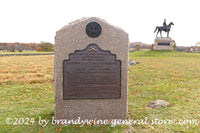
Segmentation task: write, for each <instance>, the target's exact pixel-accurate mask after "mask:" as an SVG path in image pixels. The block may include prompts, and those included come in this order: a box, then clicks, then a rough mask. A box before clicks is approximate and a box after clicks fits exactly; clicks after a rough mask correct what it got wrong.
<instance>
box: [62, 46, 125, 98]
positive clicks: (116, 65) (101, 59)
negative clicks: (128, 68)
mask: <svg viewBox="0 0 200 133" xmlns="http://www.w3.org/2000/svg"><path fill="white" fill-rule="evenodd" d="M120 97H121V61H120V60H116V55H115V54H111V52H110V51H106V50H102V49H101V48H99V46H98V45H97V44H89V45H88V46H87V47H86V48H85V49H83V50H76V51H75V52H74V53H72V54H69V59H67V60H64V61H63V99H86V98H120Z"/></svg>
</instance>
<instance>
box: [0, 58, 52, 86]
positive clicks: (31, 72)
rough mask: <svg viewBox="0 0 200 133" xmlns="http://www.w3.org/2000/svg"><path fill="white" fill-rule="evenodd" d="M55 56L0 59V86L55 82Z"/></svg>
mask: <svg viewBox="0 0 200 133" xmlns="http://www.w3.org/2000/svg"><path fill="white" fill-rule="evenodd" d="M53 59H54V56H53V55H42V56H10V57H0V77H1V78H0V85H3V84H16V83H17V84H20V83H23V84H24V83H29V84H32V83H44V82H52V80H53V64H54V60H53Z"/></svg>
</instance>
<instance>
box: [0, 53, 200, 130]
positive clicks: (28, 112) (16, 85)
mask: <svg viewBox="0 0 200 133" xmlns="http://www.w3.org/2000/svg"><path fill="white" fill-rule="evenodd" d="M53 58H54V56H53V55H43V56H17V57H16V56H12V57H0V103H1V106H0V132H38V133H49V132H63V133H64V132H70V133H71V132H85V133H88V132H89V133H94V132H99V133H113V132H115V133H117V132H122V131H123V130H125V129H126V128H127V126H116V127H111V126H110V125H102V126H92V125H85V126H83V127H80V125H70V126H65V127H64V126H62V125H52V124H47V126H45V127H43V126H42V125H40V124H39V123H38V121H39V117H41V119H46V120H51V118H52V117H53V113H54V86H53V64H54V59H53ZM130 59H133V60H136V61H139V62H141V64H137V65H136V66H130V68H129V104H128V109H129V113H128V114H129V118H130V119H133V120H137V119H139V120H145V117H146V119H148V121H149V122H151V121H152V120H155V119H156V118H157V119H160V120H174V121H175V122H176V124H161V121H160V124H135V125H134V124H133V125H132V126H133V128H134V130H135V131H136V132H141V133H143V132H152V133H154V132H157V133H160V132H166V133H168V132H169V133H170V132H191V133H193V132H200V97H199V95H200V54H198V53H184V52H173V51H142V52H134V53H131V54H130ZM155 99H163V100H166V101H168V102H169V103H170V104H171V105H170V106H169V107H165V108H160V109H150V108H147V105H148V104H149V103H150V102H151V101H153V100H155ZM8 118H12V119H13V120H15V119H14V118H18V119H20V118H30V119H31V118H34V120H35V121H36V122H35V123H34V124H31V123H30V121H31V120H30V121H29V124H30V125H26V124H23V125H20V124H16V125H13V124H6V120H7V119H8ZM180 120H182V121H181V122H185V121H186V120H198V121H199V123H194V124H189V123H187V122H188V121H186V122H185V124H177V122H179V121H180ZM198 121H197V122H198ZM32 122H33V121H32Z"/></svg>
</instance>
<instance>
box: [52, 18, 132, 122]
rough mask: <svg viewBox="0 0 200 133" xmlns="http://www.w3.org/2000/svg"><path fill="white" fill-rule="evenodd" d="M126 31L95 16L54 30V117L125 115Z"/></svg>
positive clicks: (101, 117) (92, 117)
mask: <svg viewBox="0 0 200 133" xmlns="http://www.w3.org/2000/svg"><path fill="white" fill-rule="evenodd" d="M128 43H129V40H128V34H127V33H126V32H124V31H123V30H122V29H120V28H118V27H116V26H113V25H111V24H109V23H108V22H106V21H105V20H102V19H100V18H96V17H91V18H82V19H79V20H77V21H74V22H72V23H69V24H68V25H67V26H65V27H63V28H62V29H60V30H59V31H57V32H56V37H55V59H54V86H55V112H54V115H55V119H56V120H60V119H68V120H69V119H70V120H71V119H77V118H78V117H80V119H82V120H84V119H102V120H103V119H126V117H127V112H128V66H129V65H128V56H129V55H128V54H129V48H128Z"/></svg>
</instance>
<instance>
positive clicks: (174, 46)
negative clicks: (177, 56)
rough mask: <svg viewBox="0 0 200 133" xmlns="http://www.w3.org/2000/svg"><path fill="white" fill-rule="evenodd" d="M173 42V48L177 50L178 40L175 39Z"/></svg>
mask: <svg viewBox="0 0 200 133" xmlns="http://www.w3.org/2000/svg"><path fill="white" fill-rule="evenodd" d="M172 42H173V49H174V50H176V42H175V40H173V41H172Z"/></svg>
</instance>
